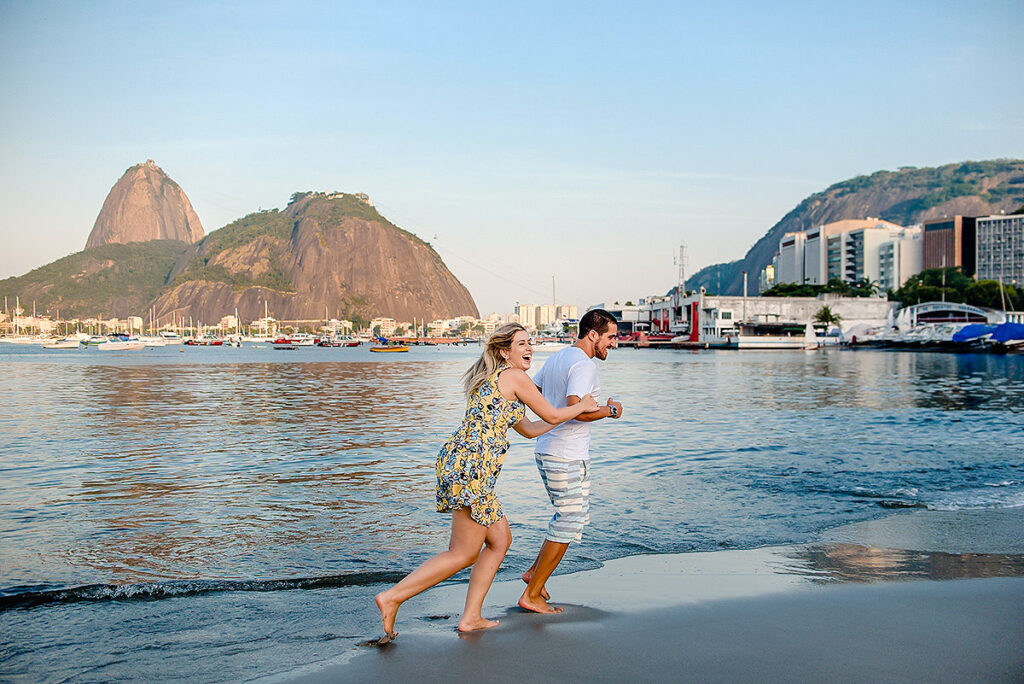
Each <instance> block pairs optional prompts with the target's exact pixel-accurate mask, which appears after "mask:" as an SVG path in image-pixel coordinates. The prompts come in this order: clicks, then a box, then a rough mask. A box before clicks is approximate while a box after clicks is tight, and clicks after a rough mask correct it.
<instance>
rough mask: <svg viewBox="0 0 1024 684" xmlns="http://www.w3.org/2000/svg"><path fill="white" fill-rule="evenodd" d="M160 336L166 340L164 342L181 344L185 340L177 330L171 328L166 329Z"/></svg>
mask: <svg viewBox="0 0 1024 684" xmlns="http://www.w3.org/2000/svg"><path fill="white" fill-rule="evenodd" d="M160 338H161V339H162V340H163V341H164V344H181V343H183V342H184V341H185V340H184V339H183V338H182V336H181V335H179V334H178V333H176V332H171V331H170V330H164V331H163V332H161V333H160Z"/></svg>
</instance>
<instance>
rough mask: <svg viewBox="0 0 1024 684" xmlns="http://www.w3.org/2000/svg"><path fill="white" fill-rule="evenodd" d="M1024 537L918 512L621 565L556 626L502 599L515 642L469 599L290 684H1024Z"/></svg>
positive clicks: (457, 589)
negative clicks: (463, 619) (478, 629)
mask: <svg viewBox="0 0 1024 684" xmlns="http://www.w3.org/2000/svg"><path fill="white" fill-rule="evenodd" d="M1022 519H1024V511H1021V510H1017V509H1013V510H1009V511H957V512H948V513H946V512H938V511H915V512H910V513H900V514H896V515H892V516H889V517H887V518H883V519H881V520H877V521H871V522H868V523H861V524H856V525H849V526H846V527H843V528H836V529H834V530H830V531H828V532H827V533H825V534H823V535H822V539H821V542H820V543H815V544H809V545H798V546H783V547H770V548H762V549H754V550H744V551H718V552H709V553H691V554H678V555H649V556H632V557H629V558H622V559H618V560H615V561H611V562H608V563H606V564H605V565H604V566H603V567H602V568H600V569H597V570H593V571H587V572H580V573H575V574H569V575H560V576H556V577H554V578H552V580H551V582H550V583H549V589H550V590H551V593H552V596H553V600H554V602H555V603H557V604H559V605H562V606H564V607H565V612H564V613H563V614H560V615H553V616H538V615H532V614H528V613H525V612H523V611H521V610H520V609H519V608H517V607H515V608H509V606H514V605H515V600H516V599H517V598H518V596H519V593H520V592H521V590H522V584H521V583H519V582H512V581H507V582H499V583H496V584H495V585H494V587H493V588H492V590H491V593H490V594H489V595H488V600H487V603H486V606H487V608H488V610H486V611H485V615H488V616H489V617H492V618H497V619H500V620H501V624H500V625H499V626H498V627H496V628H494V629H492V630H489V631H487V632H483V633H474V634H470V635H459V634H458V633H457V632H456V631H455V629H454V626H455V624H456V623H457V621H458V610H459V609H460V608H461V602H462V599H463V596H464V591H465V586H464V584H462V583H461V582H457V583H452V584H448V585H445V586H442V587H439V588H437V589H435V590H433V591H430V592H427V593H425V594H423V595H421V596H419V597H416V598H415V599H413V600H411V601H409V602H408V603H407V604H406V605H405V606H404V607H403V611H402V613H401V614H400V616H399V622H398V629H399V632H400V636H399V637H398V639H397V640H396V641H395V642H394V643H392V644H389V645H387V646H385V647H368V646H363V647H359V648H355V649H349V650H347V651H345V652H344V653H340V654H335V655H334V656H330V657H327V658H325V659H324V660H323V661H320V662H316V663H310V664H309V666H307V667H305V668H303V669H301V670H298V671H293V672H291V673H288V674H287V675H286V676H283V677H275V678H274V680H275V681H298V682H310V683H312V682H333V681H346V682H364V681H366V682H368V681H460V680H472V679H475V680H481V681H494V682H513V681H584V680H595V679H596V680H600V681H627V680H629V681H666V680H668V681H690V680H700V681H738V680H757V681H808V682H809V681H843V682H846V681H849V682H853V681H858V682H859V681H886V682H888V681H892V682H900V681H949V682H953V681H987V682H1021V681H1024V648H1021V644H1024V610H1022V609H1021V606H1022V605H1024V577H1021V575H1022V574H1024V553H1022V552H1024V548H1021V547H1022V545H1024V540H1022V539H1021V538H1020V535H1019V530H1020V529H1022V528H1021V527H1020V524H1021V522H1022ZM971 531H973V532H974V538H973V540H968V539H967V538H965V536H964V534H963V533H964V532H971ZM943 535H946V536H947V538H946V541H947V542H948V543H949V547H948V548H942V549H937V548H933V549H927V550H920V547H921V545H919V544H917V543H916V542H917V541H921V542H922V543H924V544H930V545H932V546H936V545H937V543H938V542H941V541H942V540H943ZM881 541H884V542H886V543H888V544H890V545H889V546H883V545H881V544H880V543H879V542H881ZM894 542H898V543H901V544H902V545H903V546H904V547H906V548H896V547H894V546H893V543H894ZM954 546H955V547H956V548H953V547H954ZM915 547H918V548H915Z"/></svg>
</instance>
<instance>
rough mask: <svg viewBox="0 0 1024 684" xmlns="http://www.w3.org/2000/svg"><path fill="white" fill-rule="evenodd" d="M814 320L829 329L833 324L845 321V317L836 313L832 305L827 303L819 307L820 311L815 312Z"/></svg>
mask: <svg viewBox="0 0 1024 684" xmlns="http://www.w3.org/2000/svg"><path fill="white" fill-rule="evenodd" d="M813 320H814V322H815V323H817V324H818V325H820V326H822V327H823V328H825V329H826V330H827V329H828V327H829V326H831V325H839V324H840V323H841V322H842V321H843V317H842V316H840V315H838V314H836V313H834V312H833V311H832V307H830V306H829V305H828V304H825V305H823V306H822V307H821V308H820V309H818V313H816V314H814V318H813Z"/></svg>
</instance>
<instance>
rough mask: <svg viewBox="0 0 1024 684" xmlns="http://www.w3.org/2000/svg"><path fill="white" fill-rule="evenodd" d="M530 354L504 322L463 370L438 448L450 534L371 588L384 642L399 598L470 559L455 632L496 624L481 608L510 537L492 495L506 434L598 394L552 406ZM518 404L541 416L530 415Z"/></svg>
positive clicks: (525, 341)
mask: <svg viewBox="0 0 1024 684" xmlns="http://www.w3.org/2000/svg"><path fill="white" fill-rule="evenodd" d="M532 358H533V348H532V346H531V345H530V336H529V334H528V333H527V332H526V329H525V328H523V326H521V325H519V324H518V323H509V324H508V325H503V326H502V327H500V328H498V330H496V331H495V332H494V334H493V335H491V337H490V338H489V339H488V340H487V347H486V349H484V352H483V354H481V356H480V358H479V359H478V360H477V362H476V363H475V364H473V366H472V367H471V368H470V369H469V370H468V371H466V374H465V376H463V377H464V383H463V384H464V387H465V390H466V397H467V399H468V406H467V407H466V417H465V418H464V419H463V421H462V425H461V426H460V427H459V429H458V430H456V432H455V434H453V435H452V436H451V437H450V438H449V439H448V441H447V442H445V444H444V446H443V447H441V451H440V453H438V455H437V510H438V512H441V513H447V512H451V514H452V529H451V541H449V543H448V550H447V551H444V552H442V553H439V554H437V555H436V556H434V557H433V558H431V559H429V560H428V561H426V562H425V563H423V565H421V566H420V567H418V568H417V569H416V570H414V571H413V572H412V573H410V574H409V575H407V576H406V577H405V579H403V580H402V581H401V582H399V583H398V584H396V585H395V586H393V587H391V588H390V589H388V590H387V591H382V592H381V593H379V594H377V596H376V599H375V600H376V602H377V608H378V609H379V610H380V617H381V621H382V623H383V625H384V633H385V635H386V636H385V637H383V638H382V640H381V641H382V642H383V643H386V642H387V641H390V640H391V639H394V638H395V637H396V636H398V634H397V633H396V632H395V631H394V627H395V617H396V615H397V614H398V608H399V606H401V605H402V603H404V602H405V601H407V600H408V599H410V598H412V597H413V596H415V595H416V594H419V593H420V592H422V591H424V590H426V589H429V588H430V587H432V586H434V585H435V584H437V583H438V582H441V581H443V580H446V579H448V578H449V577H451V576H452V575H454V574H455V573H457V572H458V571H459V570H462V569H463V568H467V567H469V566H470V565H474V564H475V567H474V568H473V571H472V573H470V576H469V589H468V591H467V592H466V607H465V610H463V612H462V619H461V620H459V631H461V632H469V631H473V630H477V629H488V628H490V627H494V626H495V625H497V624H498V621H497V620H485V619H484V618H483V617H482V616H481V615H480V611H481V609H482V608H483V603H484V597H485V596H486V595H487V590H488V589H490V587H491V582H492V581H493V580H494V575H495V573H497V572H498V567H499V566H500V565H501V561H502V560H503V559H504V558H505V553H506V552H507V551H508V547H509V545H510V544H511V543H512V534H511V532H510V531H509V527H508V520H506V519H505V514H504V512H503V511H502V509H501V502H499V501H498V498H497V496H495V494H494V485H495V482H496V481H497V479H498V474H499V473H500V472H501V465H502V462H503V461H504V460H505V452H506V451H507V450H508V437H507V436H506V435H505V433H506V431H507V430H508V429H509V428H515V430H516V432H518V433H519V434H521V435H522V436H524V437H527V438H529V439H532V438H534V437H538V436H540V435H542V434H544V433H545V432H547V431H548V430H550V429H551V428H553V427H555V426H556V425H558V424H560V423H564V422H565V421H567V420H572V419H573V418H575V417H576V416H578V415H579V414H581V413H585V412H587V411H596V410H597V401H595V400H594V398H593V397H591V396H587V397H584V398H583V401H581V402H579V403H578V404H575V405H573V406H567V407H565V408H561V409H556V408H554V407H553V406H552V405H551V404H549V403H548V402H547V401H546V400H545V399H544V397H543V396H542V395H541V393H540V391H539V390H538V389H537V387H536V385H534V384H533V381H532V380H530V376H528V375H527V374H526V371H527V369H529V367H530V361H531V360H532ZM524 404H525V405H526V406H529V407H530V408H531V409H532V410H533V412H534V413H536V414H537V415H538V416H540V418H541V419H542V420H534V421H531V420H528V419H527V418H526V408H525V406H524ZM481 547H482V548H481Z"/></svg>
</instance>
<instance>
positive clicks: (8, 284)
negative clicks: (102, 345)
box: [0, 240, 188, 318]
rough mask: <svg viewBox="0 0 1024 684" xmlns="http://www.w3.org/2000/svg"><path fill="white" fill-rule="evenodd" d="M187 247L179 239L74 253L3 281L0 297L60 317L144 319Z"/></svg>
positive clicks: (95, 248)
mask: <svg viewBox="0 0 1024 684" xmlns="http://www.w3.org/2000/svg"><path fill="white" fill-rule="evenodd" d="M187 247H188V245H186V244H185V243H184V242H178V241H176V240H153V241H150V242H130V243H128V244H109V245H101V246H99V247H92V248H90V249H87V250H84V251H81V252H77V253H75V254H71V255H69V256H66V257H64V258H63V259H58V260H57V261H54V262H53V263H50V264H47V265H46V266H41V267H40V268H37V269H35V270H33V271H29V272H28V273H26V274H25V275H22V276H17V277H13V278H6V279H4V280H0V297H4V296H6V297H7V300H8V304H9V305H13V303H14V301H15V297H20V298H21V302H22V306H23V307H27V306H31V303H32V302H33V301H34V302H35V305H36V309H37V311H38V312H39V313H40V314H42V313H44V312H49V313H51V314H52V313H55V312H56V311H58V310H59V311H60V315H61V318H74V317H88V316H125V315H128V314H129V313H131V314H138V315H141V314H142V313H143V312H144V311H145V310H146V307H147V306H148V305H149V302H151V301H153V299H154V298H156V296H157V295H159V294H160V292H161V291H162V290H163V288H164V286H165V284H166V282H167V278H168V276H169V275H170V273H171V269H172V268H173V266H174V263H175V261H176V260H177V259H178V258H179V257H180V256H181V255H182V254H183V253H184V252H185V250H186V249H187Z"/></svg>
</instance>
